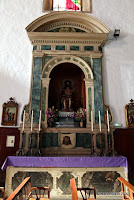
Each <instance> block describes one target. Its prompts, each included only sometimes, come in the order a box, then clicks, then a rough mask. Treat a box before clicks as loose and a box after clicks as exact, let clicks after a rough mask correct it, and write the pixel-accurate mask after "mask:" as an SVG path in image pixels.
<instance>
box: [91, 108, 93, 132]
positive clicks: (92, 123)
mask: <svg viewBox="0 0 134 200" xmlns="http://www.w3.org/2000/svg"><path fill="white" fill-rule="evenodd" d="M91 131H92V132H93V111H92V110H91Z"/></svg>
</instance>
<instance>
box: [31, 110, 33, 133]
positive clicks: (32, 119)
mask: <svg viewBox="0 0 134 200" xmlns="http://www.w3.org/2000/svg"><path fill="white" fill-rule="evenodd" d="M32 130H33V110H32V116H31V132H32Z"/></svg>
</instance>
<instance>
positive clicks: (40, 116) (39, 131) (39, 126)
mask: <svg viewBox="0 0 134 200" xmlns="http://www.w3.org/2000/svg"><path fill="white" fill-rule="evenodd" d="M40 127H41V110H40V117H39V132H40Z"/></svg>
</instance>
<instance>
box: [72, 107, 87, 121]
mask: <svg viewBox="0 0 134 200" xmlns="http://www.w3.org/2000/svg"><path fill="white" fill-rule="evenodd" d="M74 118H75V120H76V121H85V120H86V109H85V108H79V109H78V110H77V112H75V113H74Z"/></svg>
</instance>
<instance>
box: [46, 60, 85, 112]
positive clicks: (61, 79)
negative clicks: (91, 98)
mask: <svg viewBox="0 0 134 200" xmlns="http://www.w3.org/2000/svg"><path fill="white" fill-rule="evenodd" d="M49 77H50V83H49V92H48V107H52V106H54V107H55V108H57V109H58V110H62V109H63V103H62V92H63V89H64V87H65V81H67V80H69V81H70V82H71V88H72V90H73V93H72V102H71V108H72V110H73V111H77V110H78V108H81V107H82V108H86V95H85V81H84V80H85V75H84V73H83V71H82V70H81V68H80V67H78V66H77V65H75V64H73V63H61V64H59V65H57V66H55V67H54V68H53V70H52V71H51V73H50V76H49Z"/></svg>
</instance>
